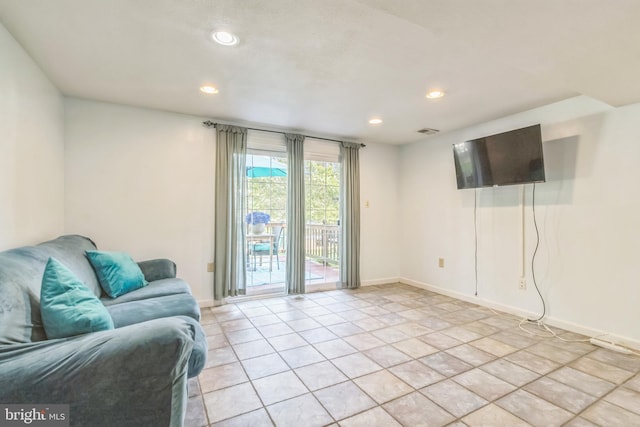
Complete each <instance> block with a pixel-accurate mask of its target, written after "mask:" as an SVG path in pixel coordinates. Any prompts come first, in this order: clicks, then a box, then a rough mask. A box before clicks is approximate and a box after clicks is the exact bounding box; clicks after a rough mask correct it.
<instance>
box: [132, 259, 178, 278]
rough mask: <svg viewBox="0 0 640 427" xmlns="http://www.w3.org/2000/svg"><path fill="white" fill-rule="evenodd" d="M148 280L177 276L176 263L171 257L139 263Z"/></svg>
mask: <svg viewBox="0 0 640 427" xmlns="http://www.w3.org/2000/svg"><path fill="white" fill-rule="evenodd" d="M138 266H140V270H142V274H144V278H145V279H146V280H147V282H153V281H154V280H162V279H173V278H175V277H176V263H175V262H173V261H171V260H170V259H165V258H160V259H152V260H149V261H142V262H139V263H138Z"/></svg>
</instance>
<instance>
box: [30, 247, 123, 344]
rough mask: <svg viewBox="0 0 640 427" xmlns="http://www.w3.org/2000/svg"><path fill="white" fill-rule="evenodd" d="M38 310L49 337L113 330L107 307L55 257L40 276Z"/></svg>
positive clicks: (48, 262) (50, 259)
mask: <svg viewBox="0 0 640 427" xmlns="http://www.w3.org/2000/svg"><path fill="white" fill-rule="evenodd" d="M40 312H41V313H42V323H43V324H44V331H45V332H46V334H47V338H49V339H54V338H65V337H71V336H74V335H80V334H86V333H88V332H95V331H105V330H108V329H113V320H112V319H111V315H110V314H109V312H108V311H107V309H106V307H105V306H104V305H102V303H101V302H100V300H99V299H98V298H97V297H96V296H95V295H94V294H93V292H91V290H90V289H89V288H88V287H87V286H86V285H85V284H84V283H82V281H81V280H80V279H78V278H77V277H76V275H75V274H73V272H72V271H71V270H69V269H68V268H67V267H65V266H64V265H63V264H62V263H61V262H60V261H58V260H57V259H55V258H49V260H48V261H47V266H46V267H45V270H44V276H43V277H42V287H41V288H40Z"/></svg>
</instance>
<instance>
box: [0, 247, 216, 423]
mask: <svg viewBox="0 0 640 427" xmlns="http://www.w3.org/2000/svg"><path fill="white" fill-rule="evenodd" d="M95 249H96V246H95V244H94V243H93V242H92V241H91V240H90V239H88V238H86V237H82V236H77V235H70V236H62V237H59V238H57V239H55V240H51V241H49V242H44V243H41V244H39V245H37V246H28V247H22V248H16V249H11V250H8V251H5V252H0V403H3V404H9V403H20V404H25V403H30V404H68V405H70V408H69V412H70V413H69V416H70V420H71V425H72V426H180V425H182V423H183V420H184V415H185V411H186V405H187V396H188V393H187V378H191V377H194V376H196V375H198V374H199V373H200V371H201V370H202V368H203V367H204V365H205V362H206V355H207V341H206V337H205V334H204V332H203V330H202V327H201V326H200V324H199V319H200V310H199V307H198V304H197V302H196V301H195V299H194V298H193V296H192V295H191V292H190V290H189V286H188V284H187V283H185V282H184V281H182V280H180V279H177V278H176V268H175V264H174V263H173V262H171V261H169V260H152V261H145V262H141V263H139V264H138V265H139V266H140V268H141V270H142V272H143V274H144V276H145V279H146V280H147V281H148V282H149V285H147V286H145V287H143V288H140V289H137V290H135V291H132V292H130V293H127V294H125V295H122V296H120V297H118V298H114V299H112V298H110V297H108V296H106V295H104V294H103V292H102V289H101V287H100V284H99V282H98V279H97V277H96V274H95V272H94V271H93V268H92V267H91V265H90V263H89V261H88V260H87V258H86V256H85V251H86V250H95ZM49 257H54V258H56V259H57V260H59V261H60V262H62V263H63V264H64V265H65V266H66V267H67V268H69V269H70V270H71V271H72V272H73V273H74V274H75V275H76V276H77V277H78V278H79V279H80V280H82V282H84V284H85V285H86V286H87V287H88V288H89V289H90V290H91V291H92V292H93V293H94V294H95V295H96V296H97V297H99V298H100V300H101V301H102V303H103V304H104V306H106V307H107V309H108V311H109V313H110V315H111V317H112V319H113V323H114V325H115V329H112V330H105V331H100V332H90V333H87V334H83V335H77V336H72V337H68V338H60V339H50V340H48V339H47V337H46V334H45V330H44V328H43V324H42V318H41V315H40V306H39V304H40V301H39V299H40V285H41V282H42V277H43V272H44V269H45V265H46V263H47V260H48V259H49Z"/></svg>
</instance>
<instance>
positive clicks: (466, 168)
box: [453, 125, 545, 189]
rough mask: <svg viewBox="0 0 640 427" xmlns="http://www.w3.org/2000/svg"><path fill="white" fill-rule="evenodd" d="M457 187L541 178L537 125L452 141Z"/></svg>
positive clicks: (538, 180) (542, 180) (489, 185)
mask: <svg viewBox="0 0 640 427" xmlns="http://www.w3.org/2000/svg"><path fill="white" fill-rule="evenodd" d="M453 159H454V161H455V165H456V178H457V181H458V189H464V188H479V187H495V186H499V185H513V184H526V183H531V182H544V181H545V175H544V158H543V155H542V136H541V133H540V125H534V126H529V127H526V128H522V129H516V130H512V131H509V132H504V133H499V134H496V135H491V136H486V137H484V138H478V139H472V140H471V141H466V142H461V143H459V144H454V145H453Z"/></svg>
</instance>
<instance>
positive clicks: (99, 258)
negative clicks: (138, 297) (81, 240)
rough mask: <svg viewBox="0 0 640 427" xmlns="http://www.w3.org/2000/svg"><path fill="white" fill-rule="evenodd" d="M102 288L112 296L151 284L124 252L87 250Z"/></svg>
mask: <svg viewBox="0 0 640 427" xmlns="http://www.w3.org/2000/svg"><path fill="white" fill-rule="evenodd" d="M86 253H87V258H89V262H90V263H91V265H92V266H93V269H94V270H95V272H96V275H97V276H98V281H99V282H100V286H102V289H104V291H105V292H106V293H107V295H109V296H110V297H111V298H116V297H119V296H120V295H124V294H126V293H128V292H131V291H135V290H136V289H139V288H143V287H145V286H147V285H148V284H149V282H147V281H146V280H145V279H144V274H142V270H140V267H139V266H138V264H136V262H135V261H134V260H133V258H131V256H129V254H126V253H124V252H106V251H86Z"/></svg>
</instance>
